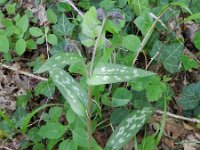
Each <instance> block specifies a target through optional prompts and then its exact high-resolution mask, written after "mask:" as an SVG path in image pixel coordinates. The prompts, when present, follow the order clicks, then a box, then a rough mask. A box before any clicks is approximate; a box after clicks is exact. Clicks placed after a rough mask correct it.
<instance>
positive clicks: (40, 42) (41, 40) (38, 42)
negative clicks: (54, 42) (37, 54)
mask: <svg viewBox="0 0 200 150" xmlns="http://www.w3.org/2000/svg"><path fill="white" fill-rule="evenodd" d="M44 41H45V35H43V36H41V37H39V38H38V39H37V40H36V43H37V44H43V43H44Z"/></svg>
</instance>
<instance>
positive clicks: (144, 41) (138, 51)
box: [132, 5, 173, 66]
mask: <svg viewBox="0 0 200 150" xmlns="http://www.w3.org/2000/svg"><path fill="white" fill-rule="evenodd" d="M171 7H173V5H172V6H169V7H168V8H167V9H165V10H164V11H163V12H162V13H161V14H160V15H159V16H158V17H157V18H156V19H155V21H154V22H153V24H152V25H151V27H150V28H149V30H148V31H147V33H146V35H145V37H144V39H143V40H142V43H141V44H140V47H139V48H138V49H137V52H136V55H135V58H134V59H133V62H132V66H134V64H135V62H136V60H137V57H138V55H139V53H140V52H141V51H142V49H143V48H144V46H145V45H146V43H147V41H148V40H149V38H150V36H151V33H152V31H153V29H154V27H155V25H156V23H157V22H158V21H159V20H160V19H161V17H162V16H163V15H164V14H165V13H167V12H168V11H169V10H170V9H171Z"/></svg>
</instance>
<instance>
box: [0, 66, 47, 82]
mask: <svg viewBox="0 0 200 150" xmlns="http://www.w3.org/2000/svg"><path fill="white" fill-rule="evenodd" d="M0 67H3V68H6V69H8V70H12V71H16V72H18V73H19V74H23V75H25V76H28V77H31V78H35V79H38V80H42V81H48V79H47V78H43V77H40V76H36V75H34V74H32V73H29V72H26V71H22V70H19V69H17V68H16V67H12V66H9V65H6V64H3V63H0Z"/></svg>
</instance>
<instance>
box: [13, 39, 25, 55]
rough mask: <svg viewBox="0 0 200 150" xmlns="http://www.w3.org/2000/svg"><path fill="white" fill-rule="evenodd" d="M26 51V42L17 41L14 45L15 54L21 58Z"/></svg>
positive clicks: (22, 40)
mask: <svg viewBox="0 0 200 150" xmlns="http://www.w3.org/2000/svg"><path fill="white" fill-rule="evenodd" d="M25 50H26V41H25V40H24V39H19V40H17V42H16V44H15V53H16V54H17V55H19V56H21V55H22V54H23V53H24V52H25Z"/></svg>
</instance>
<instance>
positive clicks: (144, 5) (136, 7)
mask: <svg viewBox="0 0 200 150" xmlns="http://www.w3.org/2000/svg"><path fill="white" fill-rule="evenodd" d="M130 1H131V3H130V5H131V7H132V9H133V11H134V13H135V14H136V15H137V16H139V15H141V14H142V13H143V12H144V11H146V10H147V9H148V8H149V0H130Z"/></svg>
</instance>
